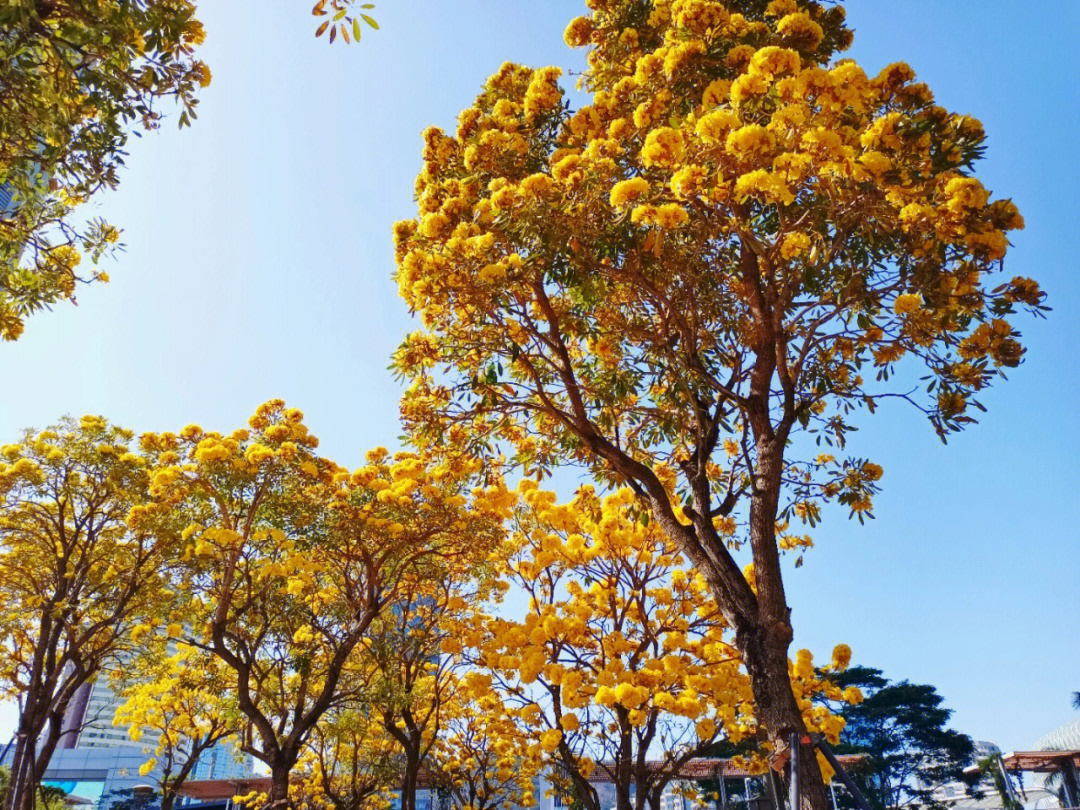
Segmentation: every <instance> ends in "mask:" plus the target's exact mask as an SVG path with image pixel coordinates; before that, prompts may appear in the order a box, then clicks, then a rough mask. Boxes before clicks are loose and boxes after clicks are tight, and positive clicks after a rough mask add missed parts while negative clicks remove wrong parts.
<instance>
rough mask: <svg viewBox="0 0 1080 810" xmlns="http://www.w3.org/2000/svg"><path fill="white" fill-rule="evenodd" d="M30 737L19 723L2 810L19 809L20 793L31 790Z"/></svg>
mask: <svg viewBox="0 0 1080 810" xmlns="http://www.w3.org/2000/svg"><path fill="white" fill-rule="evenodd" d="M31 740H32V738H31V737H30V736H29V735H28V734H27V733H26V729H25V728H24V726H23V724H21V723H20V725H19V730H18V731H17V732H16V742H15V755H14V756H13V757H12V760H11V775H10V776H9V777H8V789H7V795H6V796H5V797H4V810H20V808H21V807H22V806H23V805H22V794H23V792H24V791H26V790H27V789H29V790H30V791H33V785H30V784H29V778H28V771H29V765H30V763H29V762H28V759H32V758H33V754H34V750H33V744H32V743H31Z"/></svg>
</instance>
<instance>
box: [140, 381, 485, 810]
mask: <svg viewBox="0 0 1080 810" xmlns="http://www.w3.org/2000/svg"><path fill="white" fill-rule="evenodd" d="M250 426H251V430H250V431H249V430H246V429H245V430H239V431H235V432H234V433H232V434H231V435H228V436H225V435H222V434H220V433H213V432H210V433H206V432H203V431H202V429H201V428H198V427H196V426H190V427H188V428H185V429H184V431H183V432H182V433H181V434H180V435H176V434H170V433H163V434H147V435H145V436H143V437H142V440H141V441H142V444H143V446H144V447H145V448H146V449H147V451H148V452H150V453H152V454H153V456H154V459H155V466H154V468H153V470H152V480H151V486H150V492H151V494H152V495H153V496H154V497H155V498H156V499H158V502H159V503H160V504H162V506H163V508H167V509H168V510H169V515H170V517H171V518H172V519H173V520H180V521H182V522H187V524H188V525H187V527H186V528H185V529H184V530H183V533H182V540H183V542H184V544H185V552H184V553H185V559H186V565H185V570H184V574H183V582H182V584H181V589H182V593H183V594H184V597H185V599H186V600H187V604H188V617H189V624H188V625H187V626H188V627H190V630H185V631H184V632H183V633H182V636H181V638H182V639H183V641H184V642H185V643H186V644H188V645H190V646H192V647H195V648H197V649H200V650H204V651H206V652H208V653H210V654H211V655H213V656H214V657H216V658H217V659H218V660H219V661H220V662H221V663H222V664H223V665H224V666H225V667H226V668H227V670H228V671H229V673H230V674H229V679H230V688H231V689H232V690H233V691H234V694H235V700H236V705H237V708H238V710H239V712H240V713H241V714H242V715H243V717H244V721H245V722H244V724H243V725H242V727H241V730H240V739H241V747H242V749H243V750H244V751H246V752H248V753H250V754H251V755H252V756H254V757H255V758H257V759H259V760H260V761H262V762H263V763H265V764H266V766H267V767H268V768H269V770H270V776H271V788H270V791H269V794H268V796H267V799H266V802H267V807H270V808H283V807H286V806H288V805H289V803H290V798H289V779H290V774H291V773H292V771H293V768H294V766H295V765H296V763H297V761H298V759H299V757H300V755H301V753H302V752H303V751H304V750H305V747H306V746H307V745H308V741H309V739H310V737H311V734H312V732H313V730H314V728H315V726H316V725H317V724H318V723H319V721H320V720H321V718H322V717H323V716H324V715H325V714H326V713H327V712H329V711H331V710H336V709H339V708H341V707H342V706H343V705H345V704H347V703H348V702H349V701H351V700H353V699H354V698H355V697H357V695H358V691H357V690H359V689H360V688H361V684H363V678H361V677H354V674H357V673H356V668H358V667H363V666H366V664H364V663H362V662H358V661H357V660H356V658H357V656H356V652H357V647H358V645H359V644H360V643H361V640H363V639H364V638H365V637H366V636H367V635H368V632H369V628H371V625H372V622H374V621H375V620H376V619H377V618H378V617H379V616H380V615H381V614H382V613H383V612H384V611H386V610H388V609H389V608H390V607H391V606H392V605H394V604H395V602H396V596H395V594H396V591H397V588H398V586H399V584H400V583H402V582H403V581H405V579H406V578H408V577H409V576H411V575H412V574H413V573H414V572H415V571H416V569H417V567H418V566H421V565H422V564H423V561H425V560H426V559H429V558H433V557H438V558H440V559H442V558H445V559H456V558H458V557H466V556H468V555H470V554H481V555H482V554H484V553H485V548H486V547H488V546H490V545H491V544H492V543H494V542H496V540H497V539H498V537H499V531H500V528H499V521H498V519H497V517H495V513H494V512H492V511H491V510H490V509H488V508H487V506H486V505H485V504H482V503H481V502H480V501H479V500H478V499H473V503H472V508H468V503H469V502H468V500H467V499H466V498H465V497H464V496H463V495H462V494H460V493H461V491H462V480H463V478H464V477H465V476H467V475H471V474H472V473H473V471H474V469H473V468H471V467H468V466H457V467H455V466H448V465H439V466H436V465H428V464H427V463H426V462H425V460H424V459H423V458H420V457H418V456H416V455H413V454H408V453H403V454H399V455H398V456H397V457H396V458H395V459H394V460H391V459H390V457H389V454H388V453H387V452H386V451H385V450H381V449H380V450H376V451H372V452H371V453H369V455H368V459H369V464H368V465H367V466H366V467H363V468H361V469H360V470H357V471H356V472H355V473H353V474H351V475H350V474H349V473H348V471H346V470H343V469H341V468H340V467H338V466H337V465H336V464H334V463H333V462H331V461H329V460H328V459H325V458H321V457H319V456H317V455H316V454H315V453H314V447H315V446H316V445H317V443H318V442H317V439H316V438H315V437H314V436H312V435H311V434H310V433H309V432H308V430H307V428H306V427H305V425H304V424H303V414H302V413H300V411H298V410H296V409H286V408H285V406H284V404H283V403H282V402H281V401H279V400H275V401H271V402H269V403H267V404H265V405H263V406H261V407H260V408H259V409H258V411H257V412H256V414H255V415H254V416H253V417H252V418H251V420H250ZM166 529H169V530H171V527H166Z"/></svg>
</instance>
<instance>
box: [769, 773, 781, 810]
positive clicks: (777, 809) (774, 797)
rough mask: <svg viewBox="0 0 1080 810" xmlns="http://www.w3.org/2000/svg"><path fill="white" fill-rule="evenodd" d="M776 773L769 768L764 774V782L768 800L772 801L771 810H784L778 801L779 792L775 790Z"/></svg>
mask: <svg viewBox="0 0 1080 810" xmlns="http://www.w3.org/2000/svg"><path fill="white" fill-rule="evenodd" d="M776 779H777V776H776V771H774V770H773V769H772V768H769V772H768V773H767V774H765V781H766V782H768V789H769V799H770V800H771V801H772V806H773V810H784V805H783V803H781V801H780V791H779V790H777V789H776Z"/></svg>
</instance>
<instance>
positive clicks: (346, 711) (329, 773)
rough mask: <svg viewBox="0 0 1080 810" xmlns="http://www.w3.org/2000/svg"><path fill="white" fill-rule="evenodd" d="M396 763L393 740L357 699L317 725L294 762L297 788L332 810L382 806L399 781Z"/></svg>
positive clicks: (381, 809) (380, 809)
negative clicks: (298, 778) (298, 780)
mask: <svg viewBox="0 0 1080 810" xmlns="http://www.w3.org/2000/svg"><path fill="white" fill-rule="evenodd" d="M400 765H401V756H400V748H399V747H398V743H397V741H396V740H394V738H393V737H391V736H390V735H389V734H388V733H387V732H386V729H385V728H383V725H382V721H381V718H380V717H379V715H378V713H377V712H374V711H372V710H371V705H370V703H369V702H368V701H367V700H365V699H364V698H361V699H360V700H359V701H356V702H355V705H350V706H347V707H344V708H343V709H341V710H338V711H335V712H332V713H329V714H327V715H324V716H323V718H322V719H321V720H320V721H319V723H318V724H317V725H316V726H315V729H314V731H313V732H312V735H311V739H310V740H309V742H308V747H307V750H306V751H305V752H304V754H302V755H301V758H300V763H299V765H298V770H299V771H300V772H301V774H303V783H302V785H301V786H300V792H301V793H302V794H303V795H304V797H305V798H306V799H307V800H308V801H309V803H311V804H314V805H316V806H320V807H325V808H332V810H384V808H388V807H389V806H390V794H391V791H392V790H393V788H394V787H396V786H397V785H398V784H399V782H400V777H401V773H400Z"/></svg>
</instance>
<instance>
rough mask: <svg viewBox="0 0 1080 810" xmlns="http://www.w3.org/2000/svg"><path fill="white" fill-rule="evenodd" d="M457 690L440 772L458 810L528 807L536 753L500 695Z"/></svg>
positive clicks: (539, 762)
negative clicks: (446, 778) (444, 775)
mask: <svg viewBox="0 0 1080 810" xmlns="http://www.w3.org/2000/svg"><path fill="white" fill-rule="evenodd" d="M471 686H472V684H470V686H469V688H465V689H460V690H458V692H457V694H456V696H455V697H456V703H457V705H456V707H455V710H454V711H453V712H452V713H451V717H450V719H449V721H448V722H447V723H446V730H445V733H444V735H443V739H442V740H441V743H440V744H441V746H442V749H443V750H442V752H441V757H440V759H441V763H442V764H441V770H442V772H443V773H445V774H446V775H447V777H448V779H449V790H450V794H451V796H452V797H453V799H454V804H455V805H456V806H458V807H461V808H462V810H513V808H515V807H534V806H536V804H537V801H536V787H535V781H536V779H537V777H538V776H539V775H540V772H541V767H542V759H541V757H540V756H539V754H540V751H541V749H540V748H539V746H537V745H536V744H535V741H533V740H532V739H530V738H529V736H528V735H527V733H526V732H525V730H524V729H522V728H521V726H520V725H519V724H518V722H517V719H516V717H515V716H514V714H513V713H512V712H511V711H510V710H509V709H508V707H507V706H506V704H505V703H504V702H503V700H502V698H501V696H500V695H499V694H498V693H497V692H495V691H492V690H489V689H480V690H478V691H474V690H473V689H472V688H471Z"/></svg>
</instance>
